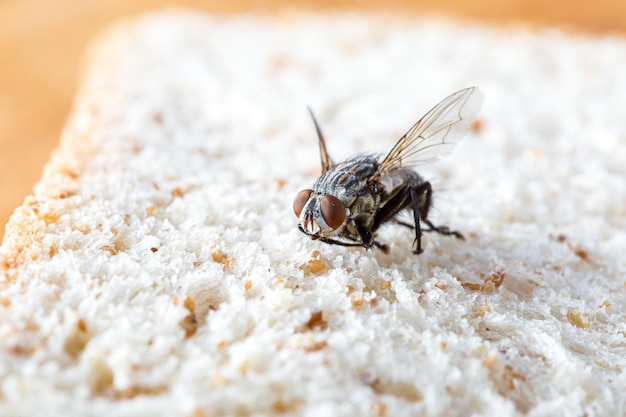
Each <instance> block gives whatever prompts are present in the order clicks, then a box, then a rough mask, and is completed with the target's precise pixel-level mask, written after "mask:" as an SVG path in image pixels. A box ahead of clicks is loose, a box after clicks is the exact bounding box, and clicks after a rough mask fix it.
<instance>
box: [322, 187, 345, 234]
mask: <svg viewBox="0 0 626 417" xmlns="http://www.w3.org/2000/svg"><path fill="white" fill-rule="evenodd" d="M321 208H322V217H324V221H325V222H326V224H327V225H329V226H330V227H332V228H333V229H336V228H338V227H339V226H341V225H342V224H343V222H344V220H346V206H345V205H344V204H343V203H342V202H341V200H339V199H338V198H337V197H335V196H333V195H329V194H326V195H325V196H324V197H322V201H321Z"/></svg>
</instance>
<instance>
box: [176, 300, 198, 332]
mask: <svg viewBox="0 0 626 417" xmlns="http://www.w3.org/2000/svg"><path fill="white" fill-rule="evenodd" d="M177 304H178V298H177V297H176V301H175V304H174V305H177ZM183 307H185V308H186V309H187V310H188V311H189V314H187V315H186V316H185V318H183V319H182V320H181V322H180V327H182V328H183V330H184V331H185V337H187V338H189V337H191V336H193V335H194V334H195V333H196V331H197V330H198V320H197V318H196V311H195V309H196V302H195V301H194V299H193V298H191V297H185V298H184V299H183Z"/></svg>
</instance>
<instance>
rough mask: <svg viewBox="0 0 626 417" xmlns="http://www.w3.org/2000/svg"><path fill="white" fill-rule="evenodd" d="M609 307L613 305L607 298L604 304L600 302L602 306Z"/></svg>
mask: <svg viewBox="0 0 626 417" xmlns="http://www.w3.org/2000/svg"><path fill="white" fill-rule="evenodd" d="M609 307H611V303H609V302H608V301H607V300H604V301H603V302H602V304H600V308H609Z"/></svg>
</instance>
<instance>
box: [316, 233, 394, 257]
mask: <svg viewBox="0 0 626 417" xmlns="http://www.w3.org/2000/svg"><path fill="white" fill-rule="evenodd" d="M319 240H321V241H322V242H324V243H329V244H331V245H339V246H352V247H354V246H359V247H364V248H365V249H370V248H371V247H372V245H373V246H376V247H377V248H378V249H380V250H382V251H383V253H385V254H387V253H389V246H387V245H385V244H382V243H379V242H377V241H375V240H373V241H372V243H371V244H370V245H369V246H367V245H365V244H363V243H349V242H342V241H341V240H334V239H330V238H327V237H321V238H319Z"/></svg>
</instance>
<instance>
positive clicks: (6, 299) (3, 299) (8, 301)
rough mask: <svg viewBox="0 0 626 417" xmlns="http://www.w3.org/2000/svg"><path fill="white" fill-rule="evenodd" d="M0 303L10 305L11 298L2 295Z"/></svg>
mask: <svg viewBox="0 0 626 417" xmlns="http://www.w3.org/2000/svg"><path fill="white" fill-rule="evenodd" d="M0 305H1V306H3V307H9V306H10V305H11V300H10V299H8V298H6V297H0Z"/></svg>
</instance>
